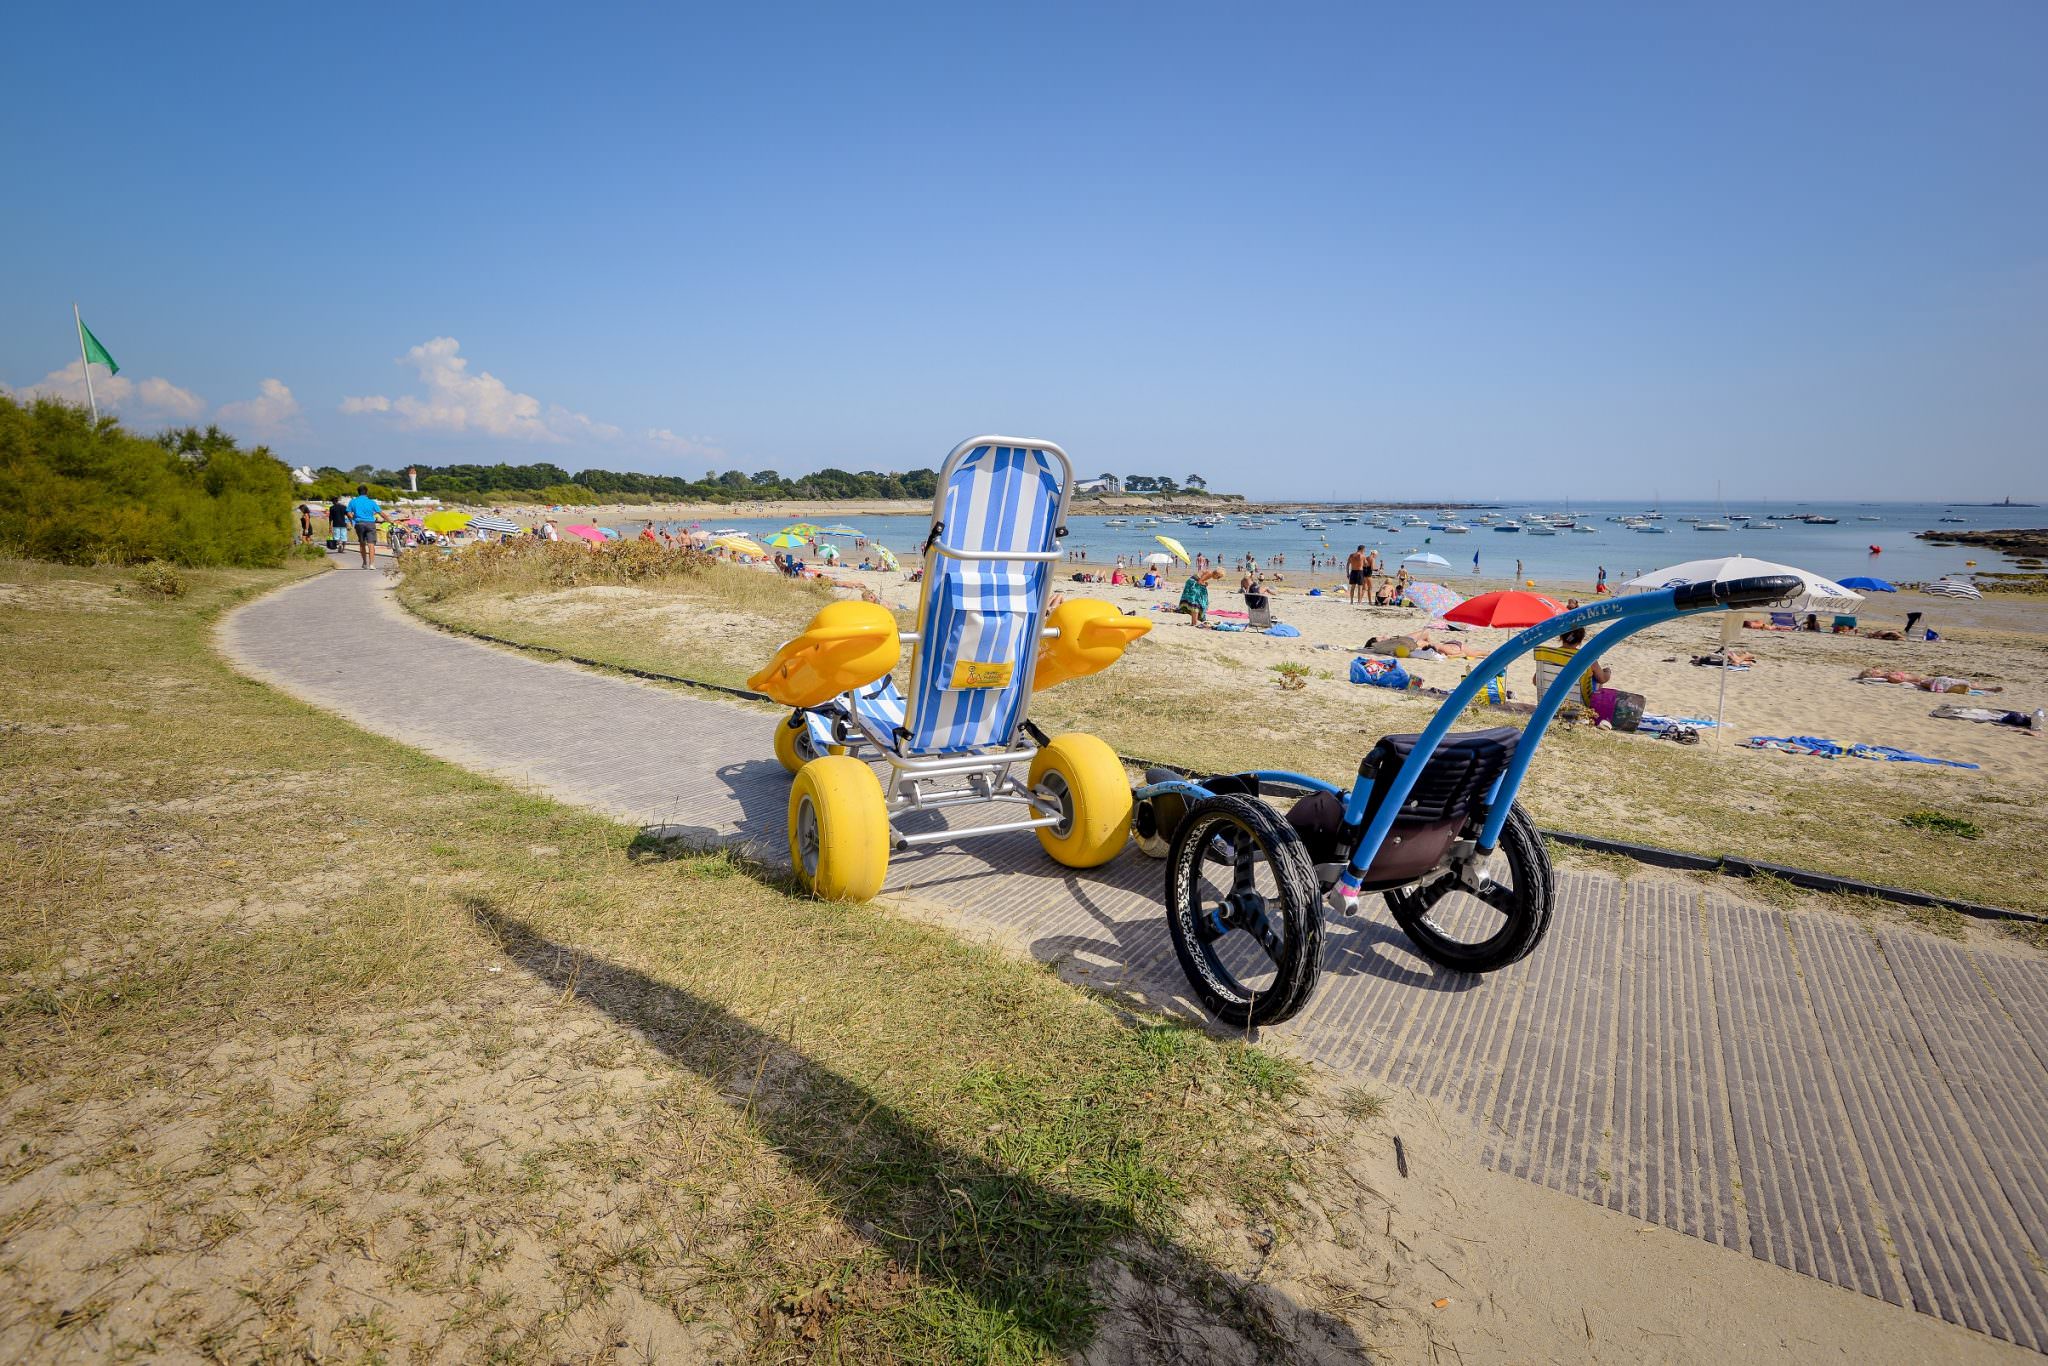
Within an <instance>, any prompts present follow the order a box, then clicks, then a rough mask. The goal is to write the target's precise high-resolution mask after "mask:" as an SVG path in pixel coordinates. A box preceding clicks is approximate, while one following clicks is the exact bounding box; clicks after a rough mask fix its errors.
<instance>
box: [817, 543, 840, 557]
mask: <svg viewBox="0 0 2048 1366" xmlns="http://www.w3.org/2000/svg"><path fill="white" fill-rule="evenodd" d="M818 553H819V554H820V555H826V556H836V555H837V554H838V553H839V547H838V546H836V545H821V546H819V547H818Z"/></svg>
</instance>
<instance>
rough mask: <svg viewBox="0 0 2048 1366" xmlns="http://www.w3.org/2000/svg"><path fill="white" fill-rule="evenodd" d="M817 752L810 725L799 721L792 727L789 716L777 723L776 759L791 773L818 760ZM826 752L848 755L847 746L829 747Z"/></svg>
mask: <svg viewBox="0 0 2048 1366" xmlns="http://www.w3.org/2000/svg"><path fill="white" fill-rule="evenodd" d="M816 750H817V742H816V741H815V740H813V739H811V728H810V727H809V726H808V725H806V724H804V723H803V722H801V721H799V722H798V723H797V724H796V725H795V726H793V727H792V726H791V725H790V724H789V717H787V716H785V717H783V718H782V719H781V720H779V721H777V722H776V723H775V757H776V758H777V759H778V760H780V761H781V764H782V766H783V767H784V768H786V769H788V770H789V771H790V772H791V773H794V772H796V771H797V770H798V769H800V768H802V767H803V766H804V765H805V764H807V763H809V762H810V761H811V760H813V759H815V758H818V757H819V755H818V754H817V752H816ZM825 752H826V753H827V754H844V753H846V746H845V745H827V746H826V747H825Z"/></svg>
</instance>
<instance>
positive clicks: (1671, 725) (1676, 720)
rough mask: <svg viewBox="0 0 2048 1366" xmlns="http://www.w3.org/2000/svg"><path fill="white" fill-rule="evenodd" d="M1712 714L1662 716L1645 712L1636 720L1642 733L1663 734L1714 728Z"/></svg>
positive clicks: (1639, 731)
mask: <svg viewBox="0 0 2048 1366" xmlns="http://www.w3.org/2000/svg"><path fill="white" fill-rule="evenodd" d="M1713 728H1714V718H1713V717H1711V716H1661V715H1659V714H1657V713H1656V712H1644V713H1643V715H1642V719H1641V720H1639V721H1637V722H1636V731H1637V733H1638V734H1641V735H1663V734H1665V733H1667V732H1669V731H1675V730H1685V729H1691V730H1712V729H1713Z"/></svg>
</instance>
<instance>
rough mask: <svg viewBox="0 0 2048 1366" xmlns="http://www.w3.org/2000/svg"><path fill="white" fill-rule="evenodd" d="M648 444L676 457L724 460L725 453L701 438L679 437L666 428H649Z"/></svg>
mask: <svg viewBox="0 0 2048 1366" xmlns="http://www.w3.org/2000/svg"><path fill="white" fill-rule="evenodd" d="M646 435H647V441H648V444H650V445H653V446H657V447H659V448H661V449H662V450H664V451H668V452H670V453H671V454H674V455H686V456H690V457H692V458H695V459H698V460H723V459H724V458H725V451H724V450H723V449H722V448H721V447H719V446H717V445H715V444H714V443H713V442H711V441H710V440H709V439H707V438H705V437H701V436H679V435H677V434H676V433H675V432H672V431H670V430H669V429H668V428H666V427H649V428H648V429H647V434H646Z"/></svg>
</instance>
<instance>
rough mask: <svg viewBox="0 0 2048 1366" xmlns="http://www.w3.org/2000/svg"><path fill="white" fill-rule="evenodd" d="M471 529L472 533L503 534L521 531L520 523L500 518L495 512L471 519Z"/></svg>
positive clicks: (484, 513)
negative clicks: (492, 532) (494, 532)
mask: <svg viewBox="0 0 2048 1366" xmlns="http://www.w3.org/2000/svg"><path fill="white" fill-rule="evenodd" d="M469 529H470V530H471V531H496V532H501V533H502V532H507V531H517V530H519V523H517V522H515V521H513V520H512V519H511V518H510V517H500V516H498V515H497V514H496V513H493V512H480V513H478V514H477V515H476V516H474V517H472V518H470V519H469Z"/></svg>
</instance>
